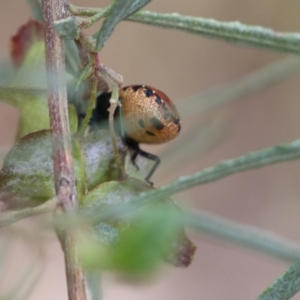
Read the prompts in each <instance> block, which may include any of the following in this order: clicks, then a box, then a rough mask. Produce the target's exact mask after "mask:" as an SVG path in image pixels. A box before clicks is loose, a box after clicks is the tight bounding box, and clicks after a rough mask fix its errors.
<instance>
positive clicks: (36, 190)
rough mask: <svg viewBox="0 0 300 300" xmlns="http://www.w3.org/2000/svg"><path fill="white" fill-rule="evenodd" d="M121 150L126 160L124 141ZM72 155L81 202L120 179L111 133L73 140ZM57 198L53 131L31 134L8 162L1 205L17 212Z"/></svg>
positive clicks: (0, 184) (0, 177)
mask: <svg viewBox="0 0 300 300" xmlns="http://www.w3.org/2000/svg"><path fill="white" fill-rule="evenodd" d="M118 147H119V151H120V155H121V157H122V158H124V156H125V154H126V149H125V148H124V146H123V144H122V142H121V140H120V139H119V140H118ZM72 155H73V160H74V170H75V177H76V188H77V195H78V198H79V201H80V202H81V199H82V196H83V195H84V194H85V193H86V191H87V190H88V189H91V188H93V187H94V186H96V185H99V184H101V183H103V182H104V181H106V180H112V179H117V178H119V176H120V171H119V169H118V168H117V167H116V165H115V163H114V155H113V151H112V146H111V139H110V135H109V133H108V131H105V130H104V131H100V130H99V132H98V133H97V134H91V135H89V136H87V137H84V138H82V139H80V138H76V139H75V138H73V140H72ZM54 195H55V191H54V178H53V159H52V142H51V135H50V131H49V130H41V131H37V132H33V133H30V134H28V135H26V136H24V137H23V138H22V139H20V140H19V141H18V142H17V144H16V145H15V146H14V147H13V148H12V149H11V150H10V151H9V153H8V154H7V155H6V157H5V159H4V162H3V168H2V170H1V171H0V201H2V202H4V203H5V204H6V205H7V206H8V207H9V208H14V209H15V208H23V207H31V206H36V205H39V204H41V203H43V202H45V201H47V200H49V199H51V198H52V197H54Z"/></svg>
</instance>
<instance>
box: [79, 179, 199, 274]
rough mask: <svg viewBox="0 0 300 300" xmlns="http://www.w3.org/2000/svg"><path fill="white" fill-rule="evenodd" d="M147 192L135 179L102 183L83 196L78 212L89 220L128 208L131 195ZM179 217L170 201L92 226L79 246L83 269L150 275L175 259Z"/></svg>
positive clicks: (180, 225)
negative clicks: (123, 206) (120, 208)
mask: <svg viewBox="0 0 300 300" xmlns="http://www.w3.org/2000/svg"><path fill="white" fill-rule="evenodd" d="M149 189H151V187H149V185H147V184H145V183H144V182H142V181H139V180H136V179H128V180H126V181H122V182H116V181H114V182H106V183H104V184H102V185H100V186H99V187H97V188H96V189H94V190H92V191H91V192H90V193H89V194H87V196H86V197H85V199H84V204H83V207H82V210H83V212H84V214H85V215H87V216H89V217H90V218H93V217H94V216H95V215H96V214H97V213H99V212H103V211H104V212H105V209H107V208H110V207H114V206H115V207H118V206H120V205H122V204H124V203H127V204H130V201H131V199H133V198H134V196H135V195H137V194H139V193H141V192H143V191H146V190H149ZM179 213H180V211H179V210H178V209H177V207H176V206H175V205H174V203H173V202H172V201H170V200H167V201H166V200H162V201H160V202H159V203H158V204H155V205H151V206H150V205H149V206H147V207H144V208H143V209H138V210H135V209H133V211H132V213H130V214H121V215H120V216H118V217H114V218H110V219H107V220H103V221H98V222H96V223H95V224H94V225H93V230H92V233H90V234H87V233H85V234H84V237H82V238H81V242H80V243H79V247H80V257H81V259H82V261H83V264H84V266H85V267H86V268H88V269H92V270H99V269H100V270H114V271H120V272H122V273H128V274H131V275H144V274H148V273H151V272H152V271H154V270H155V269H157V267H158V266H159V265H160V263H161V262H162V261H163V260H164V259H167V260H168V258H169V257H171V256H172V255H173V256H174V255H175V256H176V253H177V252H176V251H177V250H178V249H174V244H176V246H178V247H181V246H184V245H185V244H184V243H185V242H186V240H184V239H182V235H181V233H182V232H183V229H182V224H181V222H180V218H179ZM179 240H180V242H179V243H178V241H179ZM179 245H180V246H179ZM194 250H195V248H194ZM177 265H179V264H177Z"/></svg>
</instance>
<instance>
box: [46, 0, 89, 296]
mask: <svg viewBox="0 0 300 300" xmlns="http://www.w3.org/2000/svg"><path fill="white" fill-rule="evenodd" d="M42 4H43V5H42V6H43V16H44V21H45V47H46V67H47V78H48V104H49V114H50V128H51V132H52V147H53V164H54V182H55V189H56V194H57V198H58V200H59V202H60V203H61V205H62V207H63V210H60V211H59V212H58V213H59V214H63V213H72V212H75V211H76V209H77V206H78V204H77V197H76V188H75V175H74V168H73V159H72V147H71V135H70V128H69V117H68V101H67V91H66V78H65V52H64V45H63V41H62V38H61V37H60V36H59V35H58V34H57V32H56V31H55V29H54V22H55V21H59V20H61V19H63V18H66V17H68V2H67V0H63V1H62V0H43V2H42ZM59 238H60V241H61V245H62V248H63V251H64V255H65V265H66V275H67V285H68V296H69V300H85V299H86V294H85V282H84V272H83V269H82V266H81V264H80V262H79V261H78V256H77V245H76V240H75V238H74V236H73V234H72V232H70V230H68V229H67V228H63V229H61V230H60V232H59Z"/></svg>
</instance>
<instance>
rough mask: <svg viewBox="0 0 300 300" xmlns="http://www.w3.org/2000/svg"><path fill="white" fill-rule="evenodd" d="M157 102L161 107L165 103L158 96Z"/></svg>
mask: <svg viewBox="0 0 300 300" xmlns="http://www.w3.org/2000/svg"><path fill="white" fill-rule="evenodd" d="M155 102H156V103H157V104H159V105H160V104H162V103H163V101H162V100H161V98H159V97H158V96H156V98H155Z"/></svg>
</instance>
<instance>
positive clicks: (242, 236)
mask: <svg viewBox="0 0 300 300" xmlns="http://www.w3.org/2000/svg"><path fill="white" fill-rule="evenodd" d="M184 223H185V224H186V225H188V226H191V227H192V228H195V229H197V230H199V231H201V232H204V233H207V234H209V235H212V236H216V237H217V238H222V239H224V240H225V241H230V242H233V243H236V244H238V245H244V246H246V247H248V248H252V249H254V250H258V251H260V252H265V253H266V254H268V255H273V256H275V257H277V258H281V259H284V260H287V261H296V260H300V244H299V243H296V242H293V241H290V240H287V239H285V238H283V237H280V236H278V235H276V234H274V233H271V232H268V231H265V230H263V229H261V228H256V227H254V226H250V225H245V224H241V223H238V222H234V221H231V220H227V219H224V218H221V217H219V216H216V215H213V214H210V213H206V212H201V211H198V212H196V213H195V212H190V213H186V214H185V215H184Z"/></svg>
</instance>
